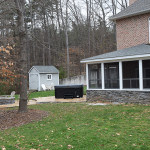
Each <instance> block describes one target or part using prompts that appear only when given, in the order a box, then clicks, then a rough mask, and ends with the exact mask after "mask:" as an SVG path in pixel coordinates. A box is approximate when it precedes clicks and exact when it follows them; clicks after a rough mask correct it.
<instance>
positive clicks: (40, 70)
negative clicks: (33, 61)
mask: <svg viewBox="0 0 150 150" xmlns="http://www.w3.org/2000/svg"><path fill="white" fill-rule="evenodd" d="M42 84H44V85H45V86H51V85H53V86H55V85H59V70H58V69H57V68H56V67H54V66H33V67H32V68H31V69H30V70H29V90H38V91H42V87H41V85H42Z"/></svg>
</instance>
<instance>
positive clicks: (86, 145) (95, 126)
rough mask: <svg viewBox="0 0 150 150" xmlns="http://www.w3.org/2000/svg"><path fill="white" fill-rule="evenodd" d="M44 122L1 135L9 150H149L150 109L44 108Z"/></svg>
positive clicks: (49, 106) (70, 106)
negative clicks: (45, 116) (45, 114)
mask: <svg viewBox="0 0 150 150" xmlns="http://www.w3.org/2000/svg"><path fill="white" fill-rule="evenodd" d="M30 108H32V109H40V110H45V111H48V112H49V117H47V118H45V119H43V121H39V122H33V123H30V124H27V125H23V126H21V127H18V128H12V129H9V130H5V131H1V132H0V146H5V147H6V149H7V150H20V149H23V148H24V149H25V150H30V149H39V150H46V149H49V150H67V149H68V145H71V146H73V149H75V150H149V149H150V106H142V105H126V106H125V105H119V106H88V105H87V104H42V105H34V106H30Z"/></svg>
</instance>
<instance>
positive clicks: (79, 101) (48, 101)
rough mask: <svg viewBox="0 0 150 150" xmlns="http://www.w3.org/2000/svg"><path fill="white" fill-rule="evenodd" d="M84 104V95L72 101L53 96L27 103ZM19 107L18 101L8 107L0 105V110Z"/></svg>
mask: <svg viewBox="0 0 150 150" xmlns="http://www.w3.org/2000/svg"><path fill="white" fill-rule="evenodd" d="M82 102H86V96H85V95H84V96H83V98H74V99H55V96H50V97H40V98H34V99H32V100H29V101H28V105H37V104H42V103H82ZM17 106H19V101H18V100H16V101H15V103H14V104H8V105H0V108H11V107H17Z"/></svg>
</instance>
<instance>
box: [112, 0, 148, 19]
mask: <svg viewBox="0 0 150 150" xmlns="http://www.w3.org/2000/svg"><path fill="white" fill-rule="evenodd" d="M149 12H150V0H137V1H135V2H134V3H133V4H132V5H130V6H128V7H127V8H126V9H124V10H123V11H121V12H120V13H118V14H116V15H114V16H112V17H110V20H114V21H115V20H118V19H123V18H127V17H131V16H136V15H140V14H145V13H149Z"/></svg>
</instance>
